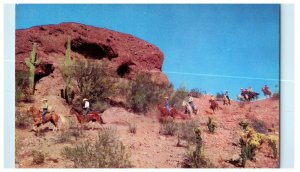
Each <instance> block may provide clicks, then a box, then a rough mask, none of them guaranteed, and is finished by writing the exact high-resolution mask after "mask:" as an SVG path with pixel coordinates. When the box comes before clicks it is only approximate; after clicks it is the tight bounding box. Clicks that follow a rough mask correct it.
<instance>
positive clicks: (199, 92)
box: [190, 88, 206, 98]
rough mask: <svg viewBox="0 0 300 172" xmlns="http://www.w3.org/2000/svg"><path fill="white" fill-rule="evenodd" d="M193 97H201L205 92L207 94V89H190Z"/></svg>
mask: <svg viewBox="0 0 300 172" xmlns="http://www.w3.org/2000/svg"><path fill="white" fill-rule="evenodd" d="M190 94H191V96H192V97H197V98H199V97H201V96H202V95H203V94H206V91H202V90H199V89H198V88H193V89H191V91H190Z"/></svg>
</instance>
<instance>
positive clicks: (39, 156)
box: [32, 150, 47, 164]
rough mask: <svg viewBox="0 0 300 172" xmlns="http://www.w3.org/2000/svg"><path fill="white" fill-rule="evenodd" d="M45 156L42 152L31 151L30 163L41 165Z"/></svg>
mask: <svg viewBox="0 0 300 172" xmlns="http://www.w3.org/2000/svg"><path fill="white" fill-rule="evenodd" d="M46 156H47V154H46V153H44V152H42V151H37V150H33V151H32V157H33V159H32V162H33V163H34V164H42V163H44V161H45V158H46Z"/></svg>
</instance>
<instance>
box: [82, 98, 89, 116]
mask: <svg viewBox="0 0 300 172" xmlns="http://www.w3.org/2000/svg"><path fill="white" fill-rule="evenodd" d="M83 102H84V106H83V109H84V112H83V115H84V116H86V115H87V114H88V113H89V111H90V102H89V101H88V99H87V98H84V99H83Z"/></svg>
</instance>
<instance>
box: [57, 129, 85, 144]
mask: <svg viewBox="0 0 300 172" xmlns="http://www.w3.org/2000/svg"><path fill="white" fill-rule="evenodd" d="M79 136H80V130H79V128H78V129H73V128H69V129H68V130H67V131H62V132H60V133H59V134H58V135H56V137H55V139H54V141H55V143H66V142H70V141H71V140H72V138H75V140H77V138H78V137H79Z"/></svg>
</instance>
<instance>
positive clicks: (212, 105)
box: [209, 100, 219, 113]
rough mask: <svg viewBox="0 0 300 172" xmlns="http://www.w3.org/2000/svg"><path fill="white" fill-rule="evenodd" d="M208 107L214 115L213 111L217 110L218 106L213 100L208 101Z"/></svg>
mask: <svg viewBox="0 0 300 172" xmlns="http://www.w3.org/2000/svg"><path fill="white" fill-rule="evenodd" d="M209 103H210V106H209V108H210V109H211V110H212V111H213V113H215V110H219V105H218V103H217V102H216V101H215V100H209Z"/></svg>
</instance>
